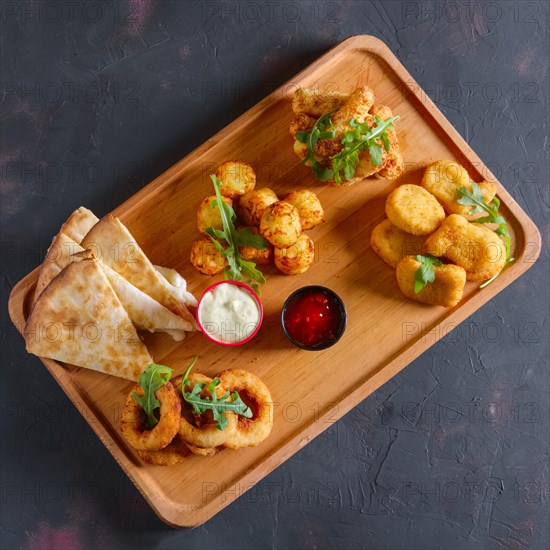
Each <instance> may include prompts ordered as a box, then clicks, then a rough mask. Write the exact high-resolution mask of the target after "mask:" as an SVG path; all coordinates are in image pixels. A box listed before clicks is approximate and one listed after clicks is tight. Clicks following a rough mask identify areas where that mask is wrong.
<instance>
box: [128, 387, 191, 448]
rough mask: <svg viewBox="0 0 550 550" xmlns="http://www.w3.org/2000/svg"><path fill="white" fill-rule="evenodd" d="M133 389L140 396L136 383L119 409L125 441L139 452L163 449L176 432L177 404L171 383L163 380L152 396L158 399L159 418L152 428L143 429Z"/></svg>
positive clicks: (142, 393) (141, 413)
mask: <svg viewBox="0 0 550 550" xmlns="http://www.w3.org/2000/svg"><path fill="white" fill-rule="evenodd" d="M133 392H136V394H137V395H138V396H140V397H142V396H143V395H144V392H143V389H142V387H141V386H139V385H136V386H134V388H132V391H130V393H129V394H128V397H127V398H126V403H125V405H124V409H123V410H122V421H121V423H120V430H121V432H122V435H123V436H124V438H125V439H126V441H128V443H129V444H130V445H131V446H132V447H134V449H138V450H141V451H158V450H160V449H163V448H164V447H166V446H167V445H169V444H170V442H171V441H172V440H173V439H174V437H175V435H176V434H177V433H178V428H179V422H180V411H181V405H180V402H179V400H178V397H177V395H176V390H175V389H174V386H173V385H172V384H171V383H170V382H167V383H166V384H164V386H161V387H160V388H159V389H158V390H157V391H156V392H155V396H156V398H157V399H158V400H159V401H160V411H159V421H158V423H157V424H156V426H155V427H154V428H153V429H152V430H147V429H146V428H145V425H144V422H145V413H144V412H143V409H142V408H141V405H140V404H139V403H138V402H137V401H136V400H135V398H134V396H133Z"/></svg>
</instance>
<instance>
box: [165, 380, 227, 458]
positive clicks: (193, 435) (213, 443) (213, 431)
mask: <svg viewBox="0 0 550 550" xmlns="http://www.w3.org/2000/svg"><path fill="white" fill-rule="evenodd" d="M182 380H183V376H178V377H177V378H174V380H173V381H172V383H173V384H174V386H175V387H176V388H177V395H178V398H179V400H180V404H181V418H180V423H179V430H178V434H179V436H180V437H181V439H183V441H185V442H186V443H187V444H188V445H190V446H192V447H198V448H200V449H212V448H214V447H219V446H220V445H223V444H224V443H225V442H226V440H227V439H230V438H231V437H233V434H234V433H235V427H236V425H237V419H236V418H235V414H234V413H232V412H230V411H227V412H225V413H224V414H225V416H226V418H227V420H228V421H229V422H228V424H227V426H226V427H225V429H224V430H218V428H216V424H215V422H214V421H213V418H212V413H211V412H209V411H208V412H206V413H204V414H201V415H197V414H194V413H193V407H192V406H191V405H189V403H187V402H185V401H184V400H183V396H182V394H181V383H182ZM188 381H189V384H186V386H185V388H186V390H187V391H192V390H193V388H194V387H195V384H206V385H207V386H208V384H209V383H210V382H211V381H212V378H209V377H208V376H205V375H204V374H199V373H191V374H190V375H189V377H188ZM226 391H227V390H226V388H225V387H223V385H222V384H220V385H218V386H217V388H216V394H217V396H218V397H221V396H222V395H223V394H224V393H225V392H226ZM208 395H210V394H209V392H208V389H207V388H204V389H203V390H202V392H201V396H202V397H207V396H208ZM191 450H192V449H191Z"/></svg>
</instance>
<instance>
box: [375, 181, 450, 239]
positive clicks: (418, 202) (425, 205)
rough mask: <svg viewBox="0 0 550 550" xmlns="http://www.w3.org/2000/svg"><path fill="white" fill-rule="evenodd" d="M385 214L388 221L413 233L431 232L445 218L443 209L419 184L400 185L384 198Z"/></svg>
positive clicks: (423, 233)
mask: <svg viewBox="0 0 550 550" xmlns="http://www.w3.org/2000/svg"><path fill="white" fill-rule="evenodd" d="M386 216H388V219H389V220H390V222H391V223H392V224H393V225H395V226H396V227H398V228H399V229H401V230H402V231H405V232H406V233H412V234H413V235H429V234H430V233H433V232H434V231H435V230H436V229H437V228H438V227H439V226H440V225H441V222H443V220H444V219H445V211H444V210H443V207H442V206H441V205H440V204H439V203H438V202H437V199H436V198H435V197H434V196H433V195H432V194H431V193H428V191H426V189H424V188H423V187H420V185H410V184H405V185H400V186H399V187H397V189H394V190H393V191H392V192H391V193H390V194H389V196H388V198H387V200H386Z"/></svg>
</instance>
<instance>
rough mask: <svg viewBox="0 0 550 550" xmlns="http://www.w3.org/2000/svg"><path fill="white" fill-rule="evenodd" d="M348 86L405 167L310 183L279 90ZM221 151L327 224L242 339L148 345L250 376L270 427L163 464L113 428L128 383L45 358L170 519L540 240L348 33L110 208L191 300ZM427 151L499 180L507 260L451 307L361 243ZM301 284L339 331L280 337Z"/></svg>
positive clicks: (197, 289)
mask: <svg viewBox="0 0 550 550" xmlns="http://www.w3.org/2000/svg"><path fill="white" fill-rule="evenodd" d="M336 83H337V84H336ZM361 85H368V86H370V87H371V88H372V89H373V90H374V92H375V94H376V97H377V98H378V99H379V101H380V102H382V103H384V104H387V105H389V106H390V107H391V109H392V111H393V112H394V113H396V114H399V115H400V117H401V118H400V120H399V122H398V124H397V126H396V130H397V133H398V136H399V142H400V146H401V152H402V154H403V157H404V160H405V172H404V174H403V176H401V177H400V178H399V179H398V180H396V181H388V180H381V179H375V178H370V179H367V180H365V181H363V182H359V183H356V184H354V185H353V186H351V187H343V188H335V187H331V186H326V185H324V184H322V183H319V182H316V181H315V180H314V178H313V175H312V174H311V170H309V169H308V168H307V167H305V166H304V165H302V164H300V162H299V159H297V157H296V156H295V154H294V152H293V148H292V138H291V137H290V136H289V134H288V126H289V122H290V120H291V117H292V111H291V108H290V101H291V99H292V95H293V93H294V91H295V90H296V89H297V88H298V87H304V88H306V87H307V88H314V87H318V88H319V89H321V90H326V91H331V90H332V91H335V89H340V90H342V91H344V92H349V91H351V90H353V89H355V88H357V87H359V86H361ZM251 136H253V139H251ZM232 158H238V159H242V160H243V161H245V162H248V163H249V164H251V165H252V166H253V167H254V169H255V170H256V173H257V176H258V187H270V188H272V189H273V190H275V192H276V193H277V195H278V196H284V195H285V194H287V193H289V192H291V191H293V190H295V189H298V188H303V187H305V188H309V189H311V190H313V191H315V192H316V193H317V195H318V197H319V199H320V201H321V203H322V205H323V207H324V209H325V219H326V222H325V223H324V224H321V225H320V226H318V227H315V228H314V229H312V230H311V237H312V239H313V240H314V242H315V243H316V260H315V262H314V264H313V265H312V266H311V268H310V269H309V270H308V271H307V272H306V273H305V274H304V275H301V276H300V275H298V276H286V275H283V274H281V273H279V272H278V271H277V270H276V269H275V268H274V267H272V266H271V267H269V268H266V269H265V270H263V271H264V275H265V276H266V278H267V283H266V284H265V285H264V286H263V289H262V301H263V304H264V312H265V319H264V324H263V326H262V328H261V330H260V332H259V334H258V335H257V336H256V337H255V338H254V340H252V341H251V342H249V343H248V344H247V345H245V346H242V347H240V348H237V349H233V348H227V347H221V346H217V345H216V344H214V343H212V342H210V341H209V340H208V339H207V338H206V337H204V336H203V335H202V334H200V333H194V334H192V335H189V336H188V337H187V338H186V339H185V341H184V342H182V343H178V342H174V341H173V340H172V339H171V338H170V336H168V335H166V334H151V335H149V334H148V335H146V336H145V343H146V345H147V347H148V349H149V351H150V353H151V355H152V356H153V358H154V360H155V361H156V362H157V363H161V364H165V365H169V366H170V367H172V368H174V370H175V372H174V377H175V376H178V375H181V374H183V372H184V370H185V366H186V365H187V364H188V362H189V360H190V358H191V357H192V356H194V355H195V354H199V355H200V356H201V367H200V372H202V373H204V374H206V375H208V376H212V375H214V374H215V373H217V372H219V371H220V370H224V369H230V368H244V369H247V370H250V371H252V372H254V373H255V374H257V375H258V376H260V377H261V378H262V380H263V381H264V382H265V384H266V385H267V386H268V387H269V389H270V391H271V394H272V397H273V400H274V403H275V405H274V426H273V430H272V433H271V435H270V437H269V438H268V439H267V440H266V441H264V442H263V443H262V444H261V445H260V446H258V447H251V448H246V449H241V450H239V451H238V452H237V451H232V450H230V449H225V450H223V451H221V452H219V453H218V454H217V455H216V456H213V457H208V458H205V457H197V456H191V457H188V458H187V459H186V460H185V461H184V463H182V464H179V465H176V466H171V467H168V468H162V467H158V466H148V465H144V464H143V463H142V462H141V461H140V460H139V459H138V457H137V455H136V453H135V452H134V451H133V450H132V449H131V447H130V446H129V445H128V444H127V443H126V441H125V440H124V438H123V437H122V435H121V433H120V430H119V424H120V415H121V412H122V409H123V406H124V402H125V399H126V396H127V394H128V391H129V387H130V384H129V382H128V381H125V380H123V379H118V378H115V377H112V376H107V375H105V374H102V373H98V372H95V371H92V370H88V369H83V368H78V367H73V366H70V365H64V364H60V363H57V362H56V361H52V360H48V359H42V361H43V363H44V364H45V365H46V367H47V368H48V370H49V371H50V373H51V374H52V376H53V377H54V378H55V379H56V380H57V382H58V383H59V385H60V386H61V387H62V388H63V390H64V391H65V393H66V394H67V395H68V397H69V398H70V399H71V400H72V401H73V403H74V404H75V406H76V407H77V408H78V410H79V411H80V412H81V414H82V415H83V416H84V418H85V419H86V420H87V421H88V423H89V424H90V426H91V427H92V429H93V430H94V431H95V432H96V433H97V435H98V436H99V438H100V439H101V440H102V442H103V443H104V444H105V446H106V447H107V448H108V449H109V451H110V452H111V454H112V455H113V457H114V458H115V460H117V462H118V463H119V464H120V466H121V467H122V468H123V470H124V471H125V472H126V473H127V475H128V476H129V477H130V479H131V480H132V481H133V483H134V484H135V485H136V487H137V488H138V489H139V491H140V492H141V493H142V494H143V496H144V497H145V499H146V500H147V501H148V502H149V504H150V505H151V506H152V508H153V509H154V510H155V512H156V513H157V514H158V515H159V517H160V518H161V519H163V520H164V521H165V522H167V523H169V524H171V525H174V526H196V525H199V524H201V523H203V522H204V521H206V520H208V519H209V518H210V517H212V516H213V515H214V514H215V513H217V512H218V511H220V510H221V509H222V508H224V507H225V506H227V505H228V504H230V503H231V502H232V501H234V500H235V499H236V498H237V497H239V496H240V495H241V494H242V493H243V492H245V491H246V490H247V489H248V488H250V487H251V486H252V485H253V484H254V483H256V482H258V481H260V480H261V479H262V478H263V477H264V476H265V475H267V474H268V473H269V472H270V471H272V470H273V469H274V468H276V467H277V466H278V465H280V464H281V463H282V462H284V461H285V460H286V459H288V458H289V457H290V456H292V455H293V454H294V453H295V452H296V451H298V450H299V449H301V448H302V447H303V446H304V445H306V444H307V443H308V442H309V441H311V440H312V439H313V438H314V437H315V436H316V435H318V434H319V433H320V432H322V431H323V430H324V429H326V428H328V427H329V426H330V425H331V424H332V423H333V422H334V421H336V420H337V419H338V418H339V417H341V416H342V415H343V414H345V413H346V412H348V411H349V410H350V409H351V408H353V407H354V406H355V405H356V404H357V403H359V402H360V401H361V400H363V399H364V398H365V397H367V396H368V395H369V394H370V393H372V392H373V391H374V390H375V389H376V388H378V387H379V386H380V385H382V384H383V383H384V382H386V381H388V380H389V379H390V378H391V377H392V376H394V375H395V374H396V373H397V372H398V371H399V370H401V369H402V368H404V367H405V366H406V365H407V364H408V363H410V362H411V361H412V360H413V359H414V358H415V357H417V356H418V355H419V354H421V353H422V352H423V351H425V350H426V349H428V348H429V347H430V346H431V345H433V344H434V343H435V342H436V341H437V340H438V339H439V338H440V337H442V336H444V335H445V334H447V333H448V332H449V331H450V330H451V329H452V328H454V327H456V326H457V324H458V323H460V322H461V321H463V320H464V319H465V318H466V317H468V316H469V315H471V314H472V313H473V312H474V311H476V310H477V309H478V308H480V307H481V306H482V305H483V304H484V303H486V302H487V301H488V300H490V299H491V298H492V297H493V296H495V295H496V294H497V293H498V292H499V291H501V290H502V289H503V288H505V287H506V286H507V285H509V284H510V283H511V282H512V281H513V280H515V279H516V278H517V277H519V276H520V275H521V274H522V273H524V272H525V271H526V270H527V269H528V268H529V267H530V266H531V265H532V263H534V261H535V260H536V258H537V257H538V254H539V251H540V235H539V233H538V230H537V229H536V227H535V225H534V224H533V222H532V221H531V220H530V219H529V218H528V217H527V215H526V214H525V213H524V212H523V211H522V210H521V208H520V207H519V206H518V205H517V203H516V202H515V201H514V200H513V199H512V197H511V196H510V195H509V194H508V193H507V192H506V190H505V189H504V187H503V186H502V185H501V184H500V183H499V182H497V180H496V179H495V178H494V176H493V175H492V174H491V173H490V171H489V170H488V169H487V168H486V167H485V165H484V164H483V163H482V162H481V160H480V159H479V157H478V156H477V155H476V154H475V153H474V152H473V151H472V150H471V149H470V148H469V146H468V145H467V143H466V142H465V141H464V140H463V139H462V138H461V137H460V135H459V134H458V132H457V131H456V130H455V129H454V128H453V127H452V126H451V124H450V123H449V122H448V121H447V120H446V119H445V117H444V116H443V115H442V114H441V112H440V111H439V110H438V109H437V108H436V107H435V105H434V104H433V103H432V102H431V101H430V100H429V98H428V97H427V95H426V94H425V93H424V92H423V91H422V90H421V89H420V88H419V86H418V85H417V84H416V82H415V81H414V80H413V79H412V77H411V76H410V75H409V74H408V72H407V71H406V70H405V69H404V68H403V66H402V65H401V64H400V63H399V61H398V60H397V59H396V58H395V56H394V55H393V54H392V53H391V51H390V50H389V49H388V48H387V47H386V46H385V45H384V44H383V43H382V42H381V41H379V40H378V39H376V38H374V37H370V36H356V37H352V38H349V39H348V40H345V41H344V42H342V43H341V44H339V45H338V46H336V47H335V48H333V49H332V50H330V51H329V52H328V53H326V54H325V55H323V56H322V57H321V58H319V59H318V60H317V61H316V62H314V63H313V64H311V65H310V66H309V67H307V68H306V69H305V70H304V71H302V72H301V73H299V74H298V75H296V77H294V78H293V79H292V80H291V81H289V82H287V83H286V84H284V85H283V86H281V87H280V88H279V89H277V90H275V91H274V92H273V93H272V94H271V95H270V96H268V97H267V98H265V99H264V100H262V101H261V102H259V103H258V104H257V105H256V106H254V107H253V108H252V109H250V110H249V111H248V112H246V113H245V114H244V115H242V116H241V117H240V118H238V119H237V120H235V121H234V122H233V123H231V124H230V125H228V126H227V127H226V128H225V129H223V130H222V131H221V132H219V133H218V134H216V135H215V136H214V137H212V138H211V139H209V140H208V141H207V142H206V143H204V144H203V145H202V146H200V147H199V148H197V149H196V150H195V151H194V152H192V153H191V154H189V155H188V156H187V157H185V158H184V159H183V160H181V161H180V162H179V163H177V164H176V165H175V166H173V167H172V168H171V169H169V170H168V171H167V172H165V173H164V174H162V175H161V176H159V177H158V178H157V179H156V180H154V181H153V182H152V183H151V184H149V185H148V186H147V187H145V188H144V189H142V190H141V191H140V192H139V193H137V194H136V195H134V196H133V197H132V198H130V199H129V200H128V201H126V202H125V203H123V204H122V205H120V206H119V207H118V208H116V209H115V210H114V212H113V214H114V215H115V216H118V217H119V218H120V219H121V221H122V222H123V223H124V224H125V225H126V226H127V227H128V229H129V230H130V231H131V233H132V235H133V236H134V237H135V239H136V241H137V242H138V243H139V244H140V246H141V248H142V249H143V250H144V251H145V253H146V254H147V255H148V257H149V258H150V259H151V261H152V262H153V263H154V264H157V265H165V266H169V267H173V268H175V269H177V270H178V271H179V272H180V273H182V275H183V276H184V277H185V278H186V279H187V281H188V289H189V290H190V291H191V292H192V293H193V294H194V295H195V296H199V295H200V294H201V293H202V292H203V291H204V290H205V289H206V288H207V287H208V286H209V285H210V284H211V283H213V282H214V281H216V280H218V279H219V278H220V277H216V278H210V277H206V276H204V275H201V274H199V273H198V272H196V271H195V270H194V269H193V268H192V267H191V266H190V264H189V252H190V247H191V244H192V242H193V240H194V239H195V238H196V209H197V206H198V204H199V203H200V201H201V200H202V199H203V197H204V196H206V195H208V194H210V192H211V185H210V179H209V174H210V173H212V172H213V170H214V169H215V166H217V165H218V164H219V163H220V162H222V161H224V160H226V159H232ZM439 159H455V160H456V161H457V162H459V163H460V164H462V165H463V166H465V167H467V169H468V170H469V172H470V176H471V177H472V179H473V180H474V181H481V180H484V179H488V180H493V181H495V182H496V183H497V195H498V196H499V198H500V199H501V201H502V205H501V210H500V211H501V213H502V214H503V215H504V216H505V218H506V221H507V222H508V227H509V230H510V233H511V237H512V250H513V254H514V257H515V258H516V261H515V262H514V263H513V264H511V265H510V266H509V267H507V268H506V270H505V271H504V272H503V273H502V274H501V275H500V276H499V277H498V278H497V279H496V280H495V281H494V282H492V283H491V284H490V285H489V286H487V287H486V288H484V289H479V283H474V282H469V283H467V284H466V288H465V291H464V297H463V300H462V301H461V302H460V304H459V305H458V306H456V307H455V308H452V309H446V308H442V307H437V306H428V305H425V304H421V303H418V302H413V301H411V300H407V299H406V298H405V297H404V296H403V295H402V294H401V292H400V290H399V288H398V286H397V282H396V279H395V272H394V270H393V269H391V268H390V267H389V266H387V265H385V264H384V263H383V262H382V261H381V260H380V259H379V258H378V256H376V254H375V253H374V252H373V251H372V250H371V248H370V245H369V240H370V235H371V232H372V229H373V228H374V227H375V226H376V225H377V224H378V223H379V222H381V221H382V220H383V219H384V217H385V213H384V204H385V201H386V198H387V196H388V194H389V193H390V192H391V191H392V190H393V189H394V188H395V187H396V186H397V185H399V184H402V183H416V184H419V183H420V181H421V178H422V174H423V172H424V169H425V168H426V166H427V165H429V164H431V163H432V162H434V161H436V160H439ZM38 271H39V269H38V268H37V269H35V270H34V271H33V272H32V273H30V274H29V275H27V276H26V277H25V278H24V279H22V280H21V281H20V282H19V283H18V284H17V285H16V287H15V288H14V289H13V291H12V293H11V296H10V302H9V308H10V315H11V318H12V320H13V321H14V323H15V325H16V326H17V327H18V329H19V330H20V331H22V330H23V328H24V324H25V319H26V318H27V316H28V315H29V312H30V304H31V303H32V298H33V294H34V290H35V286H36V282H37V278H38ZM309 284H315V285H324V286H328V287H330V288H331V289H333V290H334V291H335V292H337V293H338V294H339V295H340V297H341V298H342V299H343V300H344V302H345V304H346V307H347V311H348V328H347V330H346V332H345V334H344V336H343V337H342V339H341V340H340V341H339V342H338V343H337V344H336V345H335V346H333V347H331V348H329V349H327V350H324V351H320V352H308V351H304V350H300V349H298V348H296V347H293V346H292V344H290V342H288V341H287V340H286V339H285V337H284V335H283V332H282V328H281V326H280V321H279V316H280V310H281V307H282V305H283V301H284V299H285V297H286V296H288V295H289V294H290V293H291V292H292V291H294V290H295V289H296V288H298V287H301V286H305V285H309Z"/></svg>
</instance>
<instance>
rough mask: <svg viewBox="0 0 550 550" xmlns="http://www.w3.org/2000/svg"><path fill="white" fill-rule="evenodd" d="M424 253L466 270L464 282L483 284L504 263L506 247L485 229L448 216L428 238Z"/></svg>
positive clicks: (494, 234) (456, 216) (462, 219)
mask: <svg viewBox="0 0 550 550" xmlns="http://www.w3.org/2000/svg"><path fill="white" fill-rule="evenodd" d="M424 250H425V252H427V253H428V254H431V255H432V256H438V257H439V256H444V257H446V258H449V260H451V261H452V262H453V263H455V264H457V265H459V266H461V267H463V268H464V269H465V270H466V277H467V279H468V281H484V280H487V279H490V278H491V277H493V276H495V275H496V274H497V273H499V272H500V271H501V270H502V268H503V267H504V264H505V263H506V247H505V246H504V243H503V242H502V240H501V239H500V237H499V236H498V235H497V234H496V233H495V232H494V231H491V230H490V229H489V228H488V227H485V226H483V225H482V224H479V223H471V222H469V221H468V220H466V219H465V218H464V217H463V216H460V215H459V214H451V215H450V216H449V217H448V218H446V219H445V221H444V222H443V223H442V224H441V227H440V228H439V229H438V230H437V231H435V233H433V235H430V237H429V238H428V239H427V240H426V243H425V244H424Z"/></svg>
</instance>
